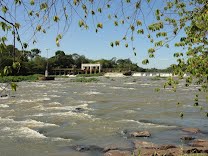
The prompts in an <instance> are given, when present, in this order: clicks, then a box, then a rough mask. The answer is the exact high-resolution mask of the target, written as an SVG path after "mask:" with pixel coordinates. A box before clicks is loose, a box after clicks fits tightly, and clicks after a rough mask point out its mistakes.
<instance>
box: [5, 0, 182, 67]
mask: <svg viewBox="0 0 208 156" xmlns="http://www.w3.org/2000/svg"><path fill="white" fill-rule="evenodd" d="M155 2H157V1H156V0H155ZM155 5H156V7H161V6H160V4H159V3H156V4H155ZM145 7H147V6H144V10H145V9H146V8H145ZM78 11H79V10H78ZM17 16H18V17H17V18H19V19H21V20H22V21H23V20H25V17H24V15H22V14H20V12H19V13H17ZM104 16H106V15H105V14H104V15H102V16H101V19H102V20H103V19H105V18H106V17H104ZM73 18H74V19H73V22H72V25H71V26H70V29H69V31H68V32H67V33H66V34H64V37H63V39H62V40H61V42H60V47H57V46H56V44H55V38H56V35H57V32H58V29H57V25H56V24H54V26H53V27H51V29H49V30H47V33H46V34H43V33H40V34H38V35H37V43H36V44H35V45H33V44H30V45H29V48H28V50H29V49H32V48H38V49H40V50H41V51H42V53H41V55H42V56H44V57H46V56H47V52H46V49H50V50H49V51H48V57H51V56H53V55H54V54H55V51H57V50H63V51H64V52H65V53H66V54H72V53H78V54H80V55H85V56H86V57H87V58H90V59H101V58H104V59H111V58H113V57H116V58H117V59H120V58H122V59H126V58H130V59H131V60H132V61H133V62H134V63H137V64H138V65H139V66H141V67H144V68H167V67H169V66H170V65H171V64H173V63H176V61H175V59H174V58H173V53H174V52H178V51H177V49H176V48H175V47H174V46H173V45H172V44H170V48H169V49H167V48H161V49H159V50H158V51H157V52H156V53H155V58H152V59H149V60H150V63H149V64H148V65H142V63H141V62H142V60H144V59H146V58H148V53H147V50H148V49H149V48H151V47H152V45H151V44H150V43H149V41H148V40H147V38H146V37H145V36H144V35H140V36H137V35H136V38H135V41H134V46H135V47H136V52H137V55H136V56H135V55H134V53H133V51H132V48H125V46H124V45H122V44H121V45H120V46H119V47H115V46H114V47H113V48H112V47H111V46H110V42H112V41H115V40H119V39H121V38H122V37H123V34H124V33H125V31H126V27H115V26H114V24H113V20H112V21H106V22H104V24H103V25H104V28H103V29H102V30H100V31H99V32H98V33H95V30H94V29H91V28H90V29H89V30H84V29H82V28H79V26H78V20H79V19H78V17H77V16H74V17H73ZM140 18H141V17H140ZM98 20H99V19H98ZM154 21H155V20H154V19H153V18H152V16H151V14H148V17H146V22H147V23H152V22H154ZM20 32H21V34H22V35H21V37H22V40H23V41H24V40H26V38H28V36H31V33H32V31H24V30H20ZM10 39H11V38H10ZM176 39H178V38H176ZM174 41H176V40H174ZM174 41H172V43H174ZM9 43H12V42H10V40H9ZM129 44H130V43H129ZM17 47H18V48H20V46H19V45H17Z"/></svg>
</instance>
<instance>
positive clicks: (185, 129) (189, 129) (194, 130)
mask: <svg viewBox="0 0 208 156" xmlns="http://www.w3.org/2000/svg"><path fill="white" fill-rule="evenodd" d="M182 131H184V132H188V133H199V132H200V130H199V129H198V128H183V129H182Z"/></svg>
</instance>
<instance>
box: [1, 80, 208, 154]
mask: <svg viewBox="0 0 208 156" xmlns="http://www.w3.org/2000/svg"><path fill="white" fill-rule="evenodd" d="M164 82H165V80H163V79H162V80H153V79H152V78H151V77H149V78H148V77H123V78H106V77H100V78H99V81H98V82H95V83H80V82H71V81H70V79H69V78H68V79H56V80H55V81H38V82H19V83H18V86H19V87H18V90H17V92H15V93H12V94H13V95H14V97H10V98H4V99H0V155H1V156H13V155H15V156H28V155H30V156H46V155H50V156H55V155H57V156H58V155H59V156H65V155H70V156H71V155H74V156H87V155H102V154H101V153H99V152H97V151H88V152H77V151H75V150H74V149H73V147H74V146H75V145H85V146H86V145H96V146H99V147H105V146H107V145H110V144H116V145H118V146H120V147H121V148H129V147H130V146H131V142H132V141H133V140H134V139H140V140H145V141H151V142H153V143H156V144H175V145H183V142H182V141H181V140H180V137H182V136H184V135H185V133H184V132H182V131H181V128H184V127H196V128H199V129H200V130H201V131H203V132H204V133H200V134H198V135H197V136H195V137H197V138H208V133H207V132H208V119H207V118H206V117H205V115H204V114H203V113H202V112H203V111H201V110H200V107H195V106H193V105H194V98H195V94H196V93H197V90H198V89H197V88H198V87H197V86H191V87H189V88H186V87H184V83H181V84H180V85H179V86H178V88H177V92H173V91H172V90H171V89H161V91H159V92H155V91H154V90H155V88H158V87H162V86H163V83H164ZM199 97H200V98H199V105H200V106H205V107H204V109H207V108H208V106H207V103H206V99H205V98H204V96H202V95H200V96H199ZM178 102H180V104H179V105H177V103H178ZM180 112H184V118H183V119H181V118H180V117H179V114H180ZM135 130H148V131H149V132H150V133H151V134H152V135H151V137H149V138H132V137H129V136H128V135H127V134H126V132H127V133H128V132H132V131H135Z"/></svg>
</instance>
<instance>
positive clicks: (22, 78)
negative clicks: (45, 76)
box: [0, 74, 41, 83]
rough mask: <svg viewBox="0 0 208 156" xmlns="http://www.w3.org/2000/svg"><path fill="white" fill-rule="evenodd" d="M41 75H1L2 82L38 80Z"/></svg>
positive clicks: (0, 80)
mask: <svg viewBox="0 0 208 156" xmlns="http://www.w3.org/2000/svg"><path fill="white" fill-rule="evenodd" d="M40 76H41V75H39V74H34V75H28V76H3V77H0V83H6V82H21V81H36V80H38V77H40Z"/></svg>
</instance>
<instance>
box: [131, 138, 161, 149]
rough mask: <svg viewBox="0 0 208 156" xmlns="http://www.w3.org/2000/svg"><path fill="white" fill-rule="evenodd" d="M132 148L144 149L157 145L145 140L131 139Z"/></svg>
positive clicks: (153, 147)
mask: <svg viewBox="0 0 208 156" xmlns="http://www.w3.org/2000/svg"><path fill="white" fill-rule="evenodd" d="M133 144H134V148H136V149H139V148H146V149H157V148H158V146H157V145H156V144H153V143H152V142H146V141H138V140H135V141H133Z"/></svg>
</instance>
